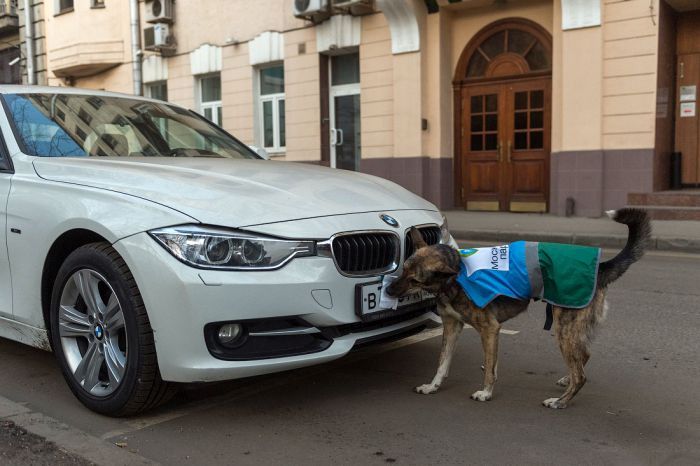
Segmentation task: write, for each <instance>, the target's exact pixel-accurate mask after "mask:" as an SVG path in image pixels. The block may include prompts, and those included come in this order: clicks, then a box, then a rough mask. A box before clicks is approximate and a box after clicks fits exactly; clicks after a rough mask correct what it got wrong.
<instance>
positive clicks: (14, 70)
mask: <svg viewBox="0 0 700 466" xmlns="http://www.w3.org/2000/svg"><path fill="white" fill-rule="evenodd" d="M0 45H2V44H0ZM21 58H22V56H21V55H20V53H19V48H18V47H9V48H6V49H5V50H0V83H3V84H22V74H21V73H20V70H21V65H22V64H21V62H20V60H21Z"/></svg>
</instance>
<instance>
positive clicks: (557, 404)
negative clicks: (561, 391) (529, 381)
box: [542, 398, 566, 409]
mask: <svg viewBox="0 0 700 466" xmlns="http://www.w3.org/2000/svg"><path fill="white" fill-rule="evenodd" d="M542 405H543V406H546V407H547V408H552V409H564V408H566V403H562V402H561V401H559V398H547V399H546V400H544V401H543V402H542Z"/></svg>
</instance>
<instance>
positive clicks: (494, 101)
mask: <svg viewBox="0 0 700 466" xmlns="http://www.w3.org/2000/svg"><path fill="white" fill-rule="evenodd" d="M486 111H487V112H496V111H498V96H497V95H496V94H489V95H487V96H486Z"/></svg>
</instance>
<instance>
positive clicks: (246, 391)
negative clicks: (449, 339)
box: [0, 253, 700, 465]
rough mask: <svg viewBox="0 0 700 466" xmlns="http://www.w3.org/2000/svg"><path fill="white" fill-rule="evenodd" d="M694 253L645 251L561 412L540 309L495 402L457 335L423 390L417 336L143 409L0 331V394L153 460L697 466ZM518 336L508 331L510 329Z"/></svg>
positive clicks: (431, 354) (527, 323) (426, 361)
mask: <svg viewBox="0 0 700 466" xmlns="http://www.w3.org/2000/svg"><path fill="white" fill-rule="evenodd" d="M699 277H700V256H689V255H682V254H668V253H666V254H663V253H652V254H649V255H648V256H647V257H646V258H645V259H643V260H642V261H641V262H640V263H638V264H636V265H635V266H633V267H632V269H631V270H630V271H629V272H628V273H627V274H626V275H625V276H624V277H623V278H622V279H621V280H620V281H618V282H617V283H616V284H614V285H613V287H612V289H611V291H610V293H609V302H610V305H611V306H610V312H609V317H608V320H607V322H606V323H605V324H604V325H602V326H601V327H600V329H599V334H598V337H597V339H596V341H595V343H594V345H593V351H592V358H591V361H590V362H589V364H588V367H587V375H588V383H587V385H586V386H585V387H584V388H583V389H582V391H581V392H580V394H579V395H578V397H577V398H576V399H575V401H574V403H573V404H572V405H571V406H570V408H568V409H566V410H561V411H553V410H549V409H546V408H544V407H542V406H541V401H542V400H544V399H545V398H549V397H552V396H556V395H557V394H559V393H560V391H561V389H560V388H559V387H557V386H556V385H555V384H554V382H555V381H556V380H557V379H558V378H559V377H560V376H561V375H563V374H564V364H563V362H562V359H561V356H560V354H559V352H558V349H557V347H556V343H555V340H554V338H553V337H552V336H551V334H550V332H546V331H543V330H542V324H543V322H544V306H542V305H539V304H535V305H533V306H532V307H531V309H530V311H529V312H528V313H527V314H525V315H522V316H520V317H518V318H516V319H515V320H512V321H510V322H508V323H507V324H506V328H507V329H508V330H512V331H513V332H509V333H507V334H503V335H502V336H501V346H500V361H499V362H500V363H499V381H498V383H497V385H496V391H495V395H494V399H493V401H490V402H487V403H479V402H476V401H472V400H470V399H469V395H470V394H471V393H472V392H473V391H475V390H477V389H478V388H480V381H481V370H480V367H479V366H480V365H481V359H482V353H481V345H480V343H479V341H478V338H477V336H476V333H475V332H474V331H473V330H466V331H465V332H464V333H463V336H462V338H461V339H460V341H459V344H458V349H457V353H456V356H455V361H454V363H453V369H452V376H451V377H450V378H449V379H448V380H447V382H446V383H445V384H444V385H443V388H442V389H441V391H440V392H438V393H437V394H434V395H417V394H415V393H413V392H412V391H411V388H412V387H413V386H415V385H419V384H422V383H425V382H427V381H429V380H430V379H431V377H432V375H433V373H434V370H435V367H436V361H437V357H438V352H439V347H440V338H439V335H438V333H439V332H435V331H434V332H433V333H428V334H422V335H419V336H417V337H413V338H412V339H410V340H408V341H406V340H404V341H401V342H397V343H393V344H389V345H384V346H375V347H371V348H367V349H365V350H362V351H359V352H356V353H353V354H351V355H350V356H349V357H346V358H344V359H342V360H339V361H336V362H333V363H329V364H326V365H323V366H317V367H313V368H308V369H303V370H299V371H295V372H289V373H284V374H276V375H271V376H265V377H258V378H253V379H247V380H240V381H234V382H229V383H224V384H216V385H206V386H192V387H188V388H187V390H185V391H184V392H183V393H182V394H181V395H180V396H178V398H176V399H175V400H173V401H172V402H170V403H169V404H168V405H166V406H163V407H162V408H159V409H158V410H157V411H155V412H153V413H150V414H149V415H147V416H142V417H138V418H132V419H126V420H124V419H110V418H105V417H102V416H98V415H96V414H93V413H91V412H89V411H87V410H86V409H84V408H83V407H82V405H80V404H79V403H78V402H77V401H76V400H75V399H74V398H73V396H72V395H71V393H70V392H69V390H68V388H67V386H66V385H65V383H64V382H63V380H62V378H61V375H60V373H59V370H58V368H57V367H56V365H55V364H54V361H53V356H52V355H51V354H49V353H44V352H42V351H39V350H35V349H31V348H28V347H24V346H22V345H19V344H16V343H12V342H10V341H7V340H3V339H0V396H4V397H6V398H9V399H10V400H13V401H16V402H21V403H25V404H26V405H27V406H28V407H31V408H32V409H34V410H38V411H40V412H42V413H44V414H46V415H48V416H51V417H53V418H55V419H58V420H60V421H62V422H64V423H66V424H69V425H70V426H72V427H75V428H78V429H80V430H83V431H85V432H88V433H90V434H91V435H93V436H96V437H100V438H103V439H104V440H105V441H106V442H111V443H117V444H119V445H120V446H122V447H124V448H127V449H129V450H131V451H133V452H136V453H138V454H139V455H142V456H143V457H145V458H148V459H151V460H155V461H157V462H160V463H162V464H173V465H175V464H256V465H260V464H329V463H333V464H370V465H371V464H386V463H396V464H594V463H595V464H654V465H682V464H683V465H684V464H688V465H690V464H692V465H697V464H700V401H699V400H698V396H700V388H699V386H700V384H699V381H700V364H699V360H700V358H699V356H700V351H699V350H700V339H699V336H700V279H699ZM515 332H517V333H515Z"/></svg>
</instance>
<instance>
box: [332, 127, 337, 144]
mask: <svg viewBox="0 0 700 466" xmlns="http://www.w3.org/2000/svg"><path fill="white" fill-rule="evenodd" d="M337 142H338V130H336V129H335V128H331V146H335V145H336V143H337Z"/></svg>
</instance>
